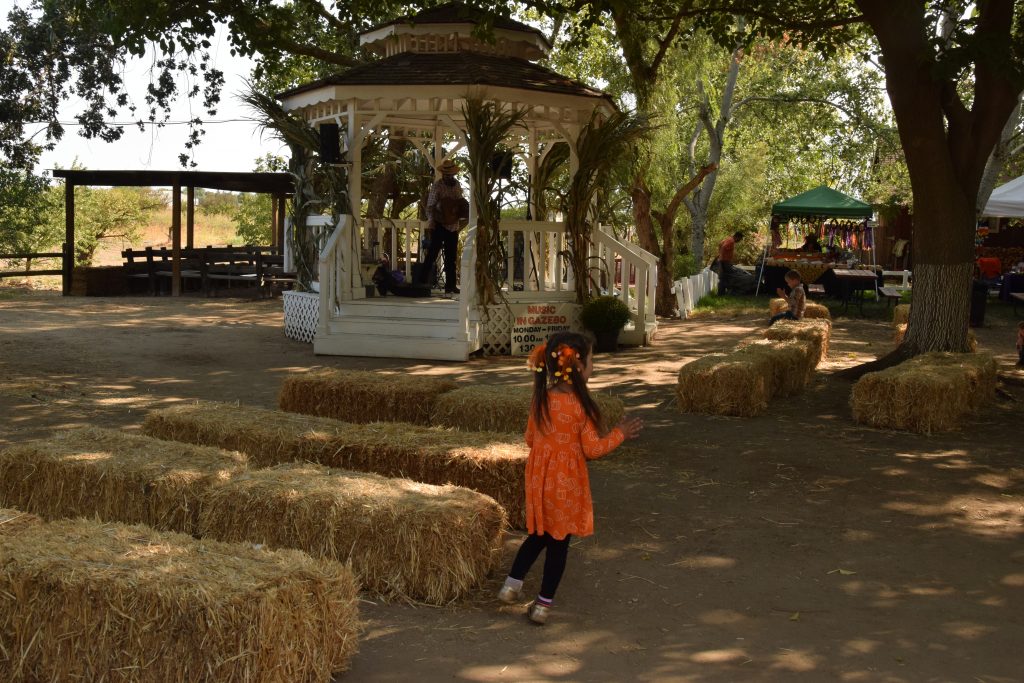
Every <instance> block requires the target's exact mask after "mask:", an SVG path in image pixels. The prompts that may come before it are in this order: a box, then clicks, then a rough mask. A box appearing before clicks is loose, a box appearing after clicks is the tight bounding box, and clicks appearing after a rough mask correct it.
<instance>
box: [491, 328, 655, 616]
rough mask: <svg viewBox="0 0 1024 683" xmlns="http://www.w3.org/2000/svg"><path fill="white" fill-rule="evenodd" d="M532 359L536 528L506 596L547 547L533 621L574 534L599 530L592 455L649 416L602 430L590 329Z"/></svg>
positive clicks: (531, 505)
mask: <svg viewBox="0 0 1024 683" xmlns="http://www.w3.org/2000/svg"><path fill="white" fill-rule="evenodd" d="M529 367H530V369H531V370H533V371H534V372H535V373H536V374H535V376H534V385H533V406H532V408H531V410H530V419H529V422H528V423H527V425H526V444H527V445H528V446H529V447H530V458H529V460H527V463H526V529H527V531H528V532H529V535H528V536H527V537H526V539H525V540H524V541H523V544H522V545H521V546H520V547H519V552H518V553H517V554H516V559H515V561H514V562H513V563H512V569H511V570H510V571H509V573H508V578H507V579H505V585H504V586H502V588H501V591H499V593H498V599H499V600H501V601H502V602H505V603H513V602H515V601H516V600H518V599H519V597H520V595H521V594H522V589H523V579H525V578H526V574H527V572H529V571H530V567H531V566H532V565H533V563H534V562H535V561H536V559H537V558H538V557H539V556H540V553H541V551H544V550H546V551H547V554H546V555H545V558H544V575H543V578H542V580H541V588H540V593H539V594H538V595H537V599H536V600H535V601H534V602H533V603H532V604H531V605H530V608H529V610H528V611H527V616H528V617H529V618H530V620H531V621H533V622H535V623H538V624H543V623H545V622H546V621H547V618H548V613H549V611H550V609H551V605H552V601H553V600H554V597H555V591H556V590H557V589H558V583H559V581H561V579H562V574H563V572H564V571H565V562H566V558H567V556H568V553H569V542H570V539H571V538H572V536H573V535H576V536H589V535H590V534H592V533H594V508H593V505H592V503H591V499H590V480H589V478H588V477H587V460H594V459H597V458H600V457H601V456H603V455H607V454H608V453H610V452H612V451H613V450H615V449H616V448H617V447H618V446H619V444H621V443H622V442H623V441H624V440H626V439H632V438H636V436H637V435H639V433H640V429H641V427H642V423H641V422H640V420H639V419H636V418H633V419H628V420H627V419H624V420H623V421H622V422H620V423H619V425H618V426H617V427H615V428H614V429H612V430H611V431H610V432H609V433H608V434H606V435H604V436H601V433H600V432H601V425H602V421H601V411H600V409H599V408H598V406H597V404H596V403H595V402H594V399H593V398H592V397H591V396H590V392H589V391H587V380H589V379H590V375H591V373H592V372H593V371H594V358H593V355H592V354H591V350H590V344H589V342H588V341H587V339H586V337H584V336H583V335H580V334H575V333H572V332H559V333H556V334H553V335H551V337H550V338H549V339H548V342H547V344H546V345H541V346H538V347H537V348H535V349H534V350H533V353H531V354H530V360H529Z"/></svg>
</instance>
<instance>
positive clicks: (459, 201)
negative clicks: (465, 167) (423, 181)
mask: <svg viewBox="0 0 1024 683" xmlns="http://www.w3.org/2000/svg"><path fill="white" fill-rule="evenodd" d="M458 172H459V165H458V164H456V163H455V162H454V161H452V160H451V159H447V160H446V161H445V162H444V163H443V164H441V178H440V179H439V180H435V181H434V184H433V185H431V187H430V195H429V196H428V197H427V221H428V229H429V230H430V247H429V248H428V249H427V258H426V260H425V261H424V262H423V265H422V267H421V268H420V276H419V280H420V282H423V283H425V282H427V278H428V277H429V276H430V271H431V270H433V267H434V263H436V262H437V254H438V252H440V251H441V250H442V249H444V295H445V298H449V299H450V298H451V297H452V296H453V295H454V294H458V293H459V288H458V287H456V286H455V277H456V276H455V273H456V260H457V259H458V251H459V228H461V227H462V224H463V221H464V220H467V219H468V218H469V204H468V203H467V202H466V200H465V198H464V197H463V195H462V186H461V185H460V184H459V181H458V180H457V179H456V178H455V174H457V173H458Z"/></svg>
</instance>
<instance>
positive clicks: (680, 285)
mask: <svg viewBox="0 0 1024 683" xmlns="http://www.w3.org/2000/svg"><path fill="white" fill-rule="evenodd" d="M672 291H673V293H675V295H676V301H678V302H679V315H680V316H681V317H683V318H686V317H687V316H688V315H690V313H691V312H692V311H693V309H695V308H696V307H697V302H699V301H700V300H701V299H702V298H703V297H704V296H705V295H707V294H710V293H711V292H717V291H718V273H713V272H711V270H710V269H708V268H705V269H704V270H702V271H701V272H699V273H697V274H696V275H691V276H690V277H686V278H683V279H682V280H676V281H675V283H674V284H673V285H672Z"/></svg>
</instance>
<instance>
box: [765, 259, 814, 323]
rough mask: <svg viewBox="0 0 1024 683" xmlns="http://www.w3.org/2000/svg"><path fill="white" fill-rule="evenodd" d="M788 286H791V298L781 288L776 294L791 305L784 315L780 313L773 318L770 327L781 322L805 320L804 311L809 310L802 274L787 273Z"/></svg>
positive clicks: (793, 271) (792, 271)
mask: <svg viewBox="0 0 1024 683" xmlns="http://www.w3.org/2000/svg"><path fill="white" fill-rule="evenodd" d="M786 284H787V285H789V296H787V295H786V292H785V291H783V289H782V288H781V287H779V288H778V289H776V290H775V293H776V294H778V295H779V296H780V297H782V298H784V299H785V300H786V303H788V304H789V308H787V309H786V310H785V311H783V312H782V313H778V314H776V315H773V316H772V317H771V320H769V321H768V325H769V326H771V325H774V324H775V323H776V322H777V321H779V320H803V317H804V309H805V308H807V294H806V293H805V292H804V284H803V282H802V281H801V280H800V273H798V272H796V271H795V270H791V271H789V272H787V273H786Z"/></svg>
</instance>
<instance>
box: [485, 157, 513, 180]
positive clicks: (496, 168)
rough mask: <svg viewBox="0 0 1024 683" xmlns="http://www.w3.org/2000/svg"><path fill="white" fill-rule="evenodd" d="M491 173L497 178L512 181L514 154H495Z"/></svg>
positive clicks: (492, 158)
mask: <svg viewBox="0 0 1024 683" xmlns="http://www.w3.org/2000/svg"><path fill="white" fill-rule="evenodd" d="M490 165H491V173H493V174H494V177H495V178H501V179H503V180H512V153H511V152H495V153H494V156H492V157H491V164H490Z"/></svg>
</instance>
